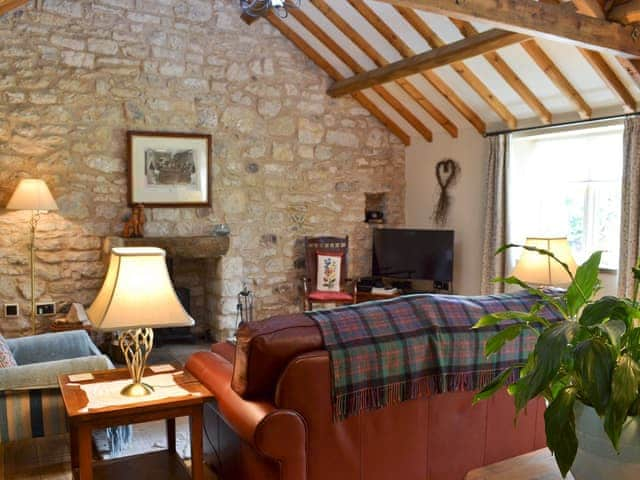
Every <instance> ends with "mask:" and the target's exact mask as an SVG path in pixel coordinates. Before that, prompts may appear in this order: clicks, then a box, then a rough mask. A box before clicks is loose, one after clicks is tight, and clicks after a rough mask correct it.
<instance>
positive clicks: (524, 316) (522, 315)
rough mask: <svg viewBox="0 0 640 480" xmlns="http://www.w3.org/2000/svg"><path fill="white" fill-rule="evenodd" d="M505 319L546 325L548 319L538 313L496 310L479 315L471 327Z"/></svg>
mask: <svg viewBox="0 0 640 480" xmlns="http://www.w3.org/2000/svg"><path fill="white" fill-rule="evenodd" d="M506 320H522V321H523V322H527V323H542V324H546V325H548V323H549V322H548V321H547V320H546V319H545V318H542V317H539V316H538V315H534V314H532V313H529V312H517V311H509V312H497V313H490V314H488V315H485V316H484V317H481V318H480V320H478V321H477V322H476V323H475V325H474V326H473V327H472V328H482V327H490V326H493V325H497V324H499V323H502V322H504V321H506Z"/></svg>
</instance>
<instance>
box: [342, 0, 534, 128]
mask: <svg viewBox="0 0 640 480" xmlns="http://www.w3.org/2000/svg"><path fill="white" fill-rule="evenodd" d="M349 1H350V3H354V2H355V3H361V1H360V0H357V1H356V0H349ZM367 8H368V7H367ZM397 11H398V13H400V15H402V17H404V19H405V20H406V21H407V23H409V25H411V26H412V27H413V28H414V29H415V30H416V31H417V32H418V33H419V34H420V35H421V36H422V38H424V39H425V41H426V42H427V43H428V44H429V46H430V47H431V48H432V50H431V51H432V52H436V51H441V49H442V48H446V45H445V43H444V41H443V40H442V39H441V38H440V37H439V36H438V35H437V34H436V32H434V31H433V29H431V27H429V25H427V23H426V22H425V21H424V20H423V19H422V18H421V17H420V16H419V15H418V14H417V13H416V12H415V10H412V9H410V8H402V7H399V8H397ZM372 13H373V15H375V13H374V12H372ZM485 33H486V32H485ZM478 35H480V34H478ZM478 35H471V36H469V37H468V38H467V39H465V40H461V41H471V40H473V39H474V38H478ZM524 38H525V37H524V36H522V37H519V38H518V40H522V39H524ZM516 43H517V42H516ZM491 51H493V50H491ZM487 53H489V51H487V52H483V53H481V54H482V55H485V54H487ZM451 67H452V68H453V70H454V71H455V72H456V73H457V74H458V75H460V77H461V78H462V79H463V80H464V81H465V82H467V84H468V85H469V86H470V87H471V88H472V89H473V90H474V91H475V92H476V93H477V94H478V95H479V96H480V97H481V98H482V99H483V100H484V101H485V102H486V103H487V104H488V105H489V106H490V107H491V108H492V109H493V111H494V112H496V113H497V114H498V116H499V117H500V118H502V120H504V122H505V123H506V124H507V125H508V126H509V127H510V128H515V127H516V125H517V120H516V117H515V116H514V115H513V114H512V113H511V112H510V111H509V109H508V108H507V107H506V106H505V105H504V104H503V103H502V102H501V101H500V100H499V99H498V98H497V97H496V96H495V95H493V93H491V91H490V90H489V88H488V87H487V86H486V85H485V84H484V83H483V82H482V80H480V79H479V78H478V77H477V76H476V75H475V74H474V73H473V72H472V71H471V69H470V68H469V67H467V66H466V64H465V63H464V62H461V61H459V62H458V61H457V62H452V63H451Z"/></svg>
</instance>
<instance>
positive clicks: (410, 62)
mask: <svg viewBox="0 0 640 480" xmlns="http://www.w3.org/2000/svg"><path fill="white" fill-rule="evenodd" d="M523 39H524V36H523V35H520V34H517V33H512V32H504V31H493V30H492V31H488V32H483V33H481V34H480V35H477V36H475V37H472V38H468V39H465V40H460V41H458V42H454V43H450V44H447V45H443V46H442V47H439V48H434V49H433V50H429V51H427V52H424V53H420V54H418V55H415V56H413V57H410V58H405V59H404V60H399V61H397V62H394V63H390V64H388V65H386V66H384V67H380V68H378V69H376V70H371V71H368V72H365V73H361V74H359V75H355V76H353V77H351V78H347V79H345V80H342V81H340V82H336V83H335V84H334V85H332V86H331V87H330V88H329V90H328V91H327V93H329V95H331V96H334V97H335V96H340V95H345V94H347V93H351V92H354V91H357V90H362V89H364V88H369V87H372V86H374V85H380V84H382V83H386V82H390V81H393V80H397V79H398V78H403V77H406V76H408V75H413V74H416V73H420V72H422V71H426V70H432V69H435V68H438V67H443V66H446V65H451V66H452V67H453V68H454V70H456V71H457V72H458V73H459V74H460V76H462V77H463V78H465V80H466V81H467V83H469V84H470V85H473V86H474V88H475V89H476V90H477V91H478V90H480V89H481V87H482V86H484V84H483V83H482V82H481V81H480V80H479V79H478V78H477V77H475V75H473V73H472V72H471V71H470V70H469V69H468V68H466V66H465V65H464V63H463V62H462V60H465V59H467V58H471V57H475V56H477V55H482V54H484V53H486V52H491V51H493V50H496V49H498V48H502V47H504V46H507V45H513V44H514V43H519V42H521V41H522V40H523ZM482 95H483V98H484V99H485V100H487V98H489V96H490V92H488V89H486V87H485V90H484V92H483V94H482ZM490 104H491V105H492V107H494V109H495V107H496V106H497V104H496V103H495V102H490ZM498 111H499V112H500V113H499V115H500V116H501V117H502V118H503V119H504V120H505V121H506V122H507V123H511V121H512V120H511V119H510V118H509V114H507V112H506V110H505V109H501V108H499V109H498Z"/></svg>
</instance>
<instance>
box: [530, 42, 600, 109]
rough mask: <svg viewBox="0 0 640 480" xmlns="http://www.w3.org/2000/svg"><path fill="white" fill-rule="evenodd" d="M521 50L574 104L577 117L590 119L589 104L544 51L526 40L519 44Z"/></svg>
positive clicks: (534, 43)
mask: <svg viewBox="0 0 640 480" xmlns="http://www.w3.org/2000/svg"><path fill="white" fill-rule="evenodd" d="M520 45H521V46H522V48H524V50H525V51H526V52H527V53H528V54H529V55H530V56H531V58H532V59H533V61H534V62H536V64H537V65H538V67H540V70H542V71H543V72H544V73H545V74H546V75H547V77H549V80H551V82H552V83H553V84H554V85H555V86H556V88H557V89H558V90H560V92H562V93H563V94H564V95H565V96H566V97H567V98H568V99H569V101H570V102H571V103H573V104H574V106H575V108H576V110H577V111H578V115H580V118H582V119H588V118H591V115H592V111H591V107H590V106H589V104H588V103H587V102H586V101H585V100H584V98H582V95H580V92H578V90H576V89H575V87H574V86H573V85H571V82H570V81H569V80H568V79H567V77H565V76H564V74H563V73H562V72H561V71H560V70H559V69H558V67H556V65H555V64H554V63H553V60H551V58H549V55H547V54H546V53H545V52H544V50H542V48H541V47H540V45H538V44H537V43H536V41H535V40H534V39H530V40H527V41H526V42H522V43H521V44H520Z"/></svg>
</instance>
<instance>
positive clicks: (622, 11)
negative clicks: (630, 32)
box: [607, 0, 640, 25]
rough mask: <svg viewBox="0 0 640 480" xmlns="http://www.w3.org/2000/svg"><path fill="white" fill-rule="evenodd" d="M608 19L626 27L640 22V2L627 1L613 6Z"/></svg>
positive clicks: (608, 13) (634, 0)
mask: <svg viewBox="0 0 640 480" xmlns="http://www.w3.org/2000/svg"><path fill="white" fill-rule="evenodd" d="M607 18H608V19H609V20H615V21H616V22H620V23H622V24H625V25H627V24H629V23H638V22H640V1H638V0H627V1H626V2H621V3H617V4H615V5H613V7H612V8H611V9H610V10H609V11H608V12H607Z"/></svg>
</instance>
